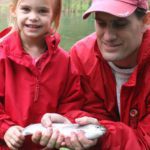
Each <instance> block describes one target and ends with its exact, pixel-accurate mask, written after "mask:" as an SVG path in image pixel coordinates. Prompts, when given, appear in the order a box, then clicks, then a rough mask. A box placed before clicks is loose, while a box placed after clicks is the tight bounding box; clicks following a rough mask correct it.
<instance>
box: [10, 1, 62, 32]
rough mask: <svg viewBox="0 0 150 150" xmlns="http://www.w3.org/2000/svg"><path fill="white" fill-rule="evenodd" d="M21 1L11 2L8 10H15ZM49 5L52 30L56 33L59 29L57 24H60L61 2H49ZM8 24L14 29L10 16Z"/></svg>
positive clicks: (13, 21)
mask: <svg viewBox="0 0 150 150" xmlns="http://www.w3.org/2000/svg"><path fill="white" fill-rule="evenodd" d="M19 1H21V0H11V3H10V9H11V10H14V9H16V7H17V5H18V2H19ZM50 3H51V6H50V7H51V9H52V13H53V18H52V20H53V21H52V26H53V27H52V28H53V30H54V31H56V30H57V29H58V27H59V23H60V17H61V8H62V0H50ZM9 22H10V24H12V26H13V28H16V27H15V26H16V25H15V24H16V22H15V19H14V18H13V16H10V21H9Z"/></svg>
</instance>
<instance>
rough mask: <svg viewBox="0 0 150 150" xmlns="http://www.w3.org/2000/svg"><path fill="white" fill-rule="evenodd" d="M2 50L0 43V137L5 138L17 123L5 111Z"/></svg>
mask: <svg viewBox="0 0 150 150" xmlns="http://www.w3.org/2000/svg"><path fill="white" fill-rule="evenodd" d="M1 51H2V46H1V45H0V139H3V136H4V134H5V132H6V130H7V129H8V128H9V127H10V126H12V125H14V124H15V123H14V122H12V121H11V119H10V117H9V116H8V115H7V113H6V112H5V106H4V104H5V69H4V68H5V67H4V61H3V59H2V58H1V56H2V53H1Z"/></svg>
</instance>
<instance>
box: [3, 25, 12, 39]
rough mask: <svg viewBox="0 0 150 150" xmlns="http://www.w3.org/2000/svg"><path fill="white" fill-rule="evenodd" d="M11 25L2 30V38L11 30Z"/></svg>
mask: <svg viewBox="0 0 150 150" xmlns="http://www.w3.org/2000/svg"><path fill="white" fill-rule="evenodd" d="M11 29H12V28H11V27H9V28H6V29H4V30H3V31H1V32H0V38H2V37H4V36H5V35H7V34H8V33H9V32H10V31H11Z"/></svg>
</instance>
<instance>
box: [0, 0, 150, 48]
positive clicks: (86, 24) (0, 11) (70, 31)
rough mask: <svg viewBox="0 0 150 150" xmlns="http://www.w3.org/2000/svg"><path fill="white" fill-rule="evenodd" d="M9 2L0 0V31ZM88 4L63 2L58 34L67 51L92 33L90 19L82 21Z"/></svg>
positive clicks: (74, 0)
mask: <svg viewBox="0 0 150 150" xmlns="http://www.w3.org/2000/svg"><path fill="white" fill-rule="evenodd" d="M9 1H10V0H0V31H1V30H2V29H4V28H5V27H7V25H8V18H9V17H8V12H9V11H8V5H9ZM149 1H150V0H149ZM90 4H91V0H63V9H62V18H61V23H60V28H59V33H60V34H61V38H62V40H61V43H60V45H61V46H62V47H63V48H64V49H66V50H69V49H70V47H71V46H72V45H73V44H74V43H75V42H76V41H78V40H79V39H81V38H82V37H84V36H86V35H88V34H90V33H92V32H93V31H94V19H93V18H92V17H90V18H88V19H87V20H82V15H83V12H84V11H85V10H87V8H88V7H89V6H90Z"/></svg>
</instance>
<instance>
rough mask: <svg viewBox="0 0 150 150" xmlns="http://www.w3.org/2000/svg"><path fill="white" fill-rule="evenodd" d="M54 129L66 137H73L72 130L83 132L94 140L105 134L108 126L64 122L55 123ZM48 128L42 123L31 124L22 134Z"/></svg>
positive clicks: (42, 130)
mask: <svg viewBox="0 0 150 150" xmlns="http://www.w3.org/2000/svg"><path fill="white" fill-rule="evenodd" d="M52 129H53V130H58V131H59V132H60V133H61V134H62V135H63V136H64V137H66V136H69V137H71V133H72V132H75V133H77V132H81V131H82V132H83V133H84V134H85V137H86V138H87V139H89V140H93V139H96V138H99V137H101V136H103V135H104V134H105V133H106V128H105V127H104V126H102V125H95V124H87V125H79V124H62V123H53V124H52ZM46 130H47V128H46V127H44V126H43V125H42V124H41V123H37V124H31V125H29V126H27V127H25V128H24V129H23V131H22V135H24V136H27V135H32V134H34V133H35V132H36V131H41V132H46Z"/></svg>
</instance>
